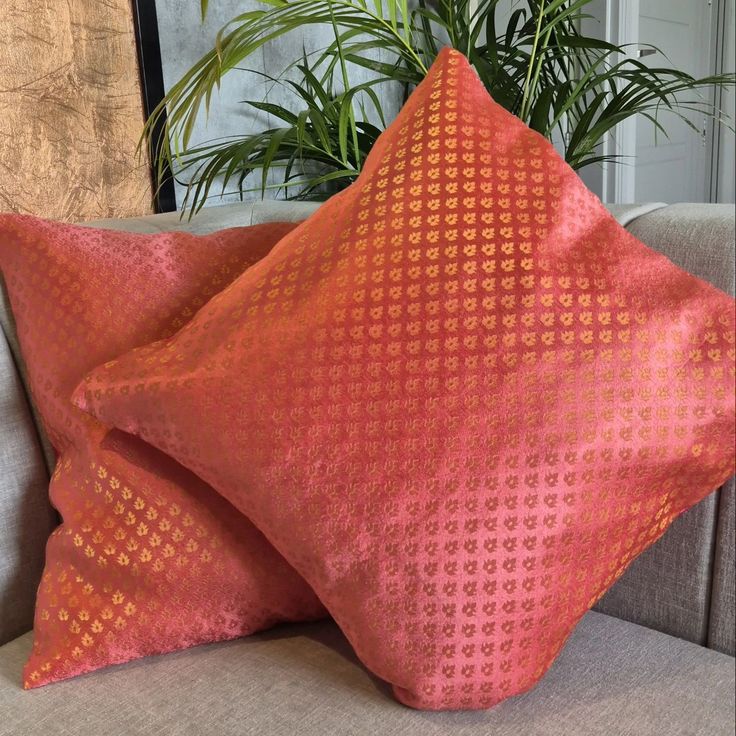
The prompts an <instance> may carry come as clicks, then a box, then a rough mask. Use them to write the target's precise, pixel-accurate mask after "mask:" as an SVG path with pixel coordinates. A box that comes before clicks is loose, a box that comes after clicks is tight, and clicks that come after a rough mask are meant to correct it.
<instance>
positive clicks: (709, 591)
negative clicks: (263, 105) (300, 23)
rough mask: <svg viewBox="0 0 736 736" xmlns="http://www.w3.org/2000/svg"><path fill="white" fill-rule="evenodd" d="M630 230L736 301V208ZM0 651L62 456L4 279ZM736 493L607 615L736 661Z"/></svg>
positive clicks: (626, 582) (624, 583)
mask: <svg viewBox="0 0 736 736" xmlns="http://www.w3.org/2000/svg"><path fill="white" fill-rule="evenodd" d="M315 207H316V205H313V204H308V203H284V202H257V203H245V204H236V205H227V206H223V207H211V208H207V209H204V210H202V211H201V212H200V213H199V214H198V215H197V216H196V217H195V218H193V219H192V220H191V221H188V220H186V219H183V220H182V219H180V218H179V215H178V214H176V213H173V214H166V215H154V216H149V217H141V218H133V219H127V220H105V221H100V222H97V223H90V224H91V225H96V226H97V227H103V228H114V229H121V230H131V231H135V232H162V231H166V230H188V231H191V232H197V233H205V232H211V231H213V230H218V229H222V228H226V227H235V226H238V225H249V224H257V223H261V222H267V221H273V220H289V221H296V220H300V219H303V218H305V217H307V216H308V215H309V214H310V213H311V212H312V211H313V210H314V209H315ZM611 211H612V213H613V214H614V216H616V217H617V219H618V220H619V222H621V223H622V224H623V225H625V226H627V227H628V228H629V229H630V230H631V232H633V233H634V234H635V235H636V236H637V237H638V238H640V239H641V240H642V241H643V242H645V243H646V244H647V245H649V246H650V247H652V248H654V249H656V250H659V251H660V252H662V253H664V254H665V255H667V256H668V257H669V258H670V259H671V260H673V261H674V262H675V263H677V264H678V265H680V266H682V267H683V268H685V269H686V270H688V271H690V272H691V273H693V274H695V275H697V276H700V277H701V278H704V279H706V280H708V281H710V282H711V283H713V284H715V285H716V286H718V287H719V288H720V289H723V290H724V291H727V292H729V293H731V294H733V293H734V241H733V235H734V211H733V208H732V207H730V206H728V205H670V206H665V205H661V204H653V205H624V206H611ZM0 326H1V327H2V332H1V333H0V644H2V643H4V642H6V641H9V640H10V639H12V638H14V637H16V636H18V635H20V634H22V633H24V632H25V631H28V630H29V629H30V628H31V627H32V615H33V605H34V601H35V594H36V588H37V586H38V582H39V579H40V575H41V570H42V566H43V557H44V545H45V542H46V539H47V538H48V535H49V533H50V532H51V531H52V529H53V527H54V526H55V525H56V523H57V522H58V519H57V517H56V515H55V512H54V511H53V510H52V508H51V506H50V505H49V502H48V494H47V486H48V480H49V473H50V470H51V469H52V468H53V462H54V457H53V450H52V449H51V448H50V447H49V445H48V442H47V441H46V440H45V435H44V432H43V429H42V427H41V424H40V422H39V419H38V417H37V416H36V414H35V412H34V410H33V404H32V401H31V400H30V398H29V394H28V391H27V388H26V383H25V380H24V374H25V371H24V368H23V362H22V359H21V356H20V351H19V348H18V344H17V339H16V336H15V329H14V323H13V318H12V314H11V312H10V309H9V305H8V303H7V298H6V296H5V294H4V292H3V289H2V280H1V279H0ZM733 515H734V488H733V480H732V481H731V482H730V485H727V486H726V487H724V488H723V489H721V490H720V491H719V492H718V493H716V494H712V495H711V496H709V497H708V498H707V499H705V500H704V501H703V502H702V503H700V504H698V505H697V506H695V507H694V508H692V509H690V510H689V511H688V512H686V513H685V514H683V515H682V516H681V517H680V518H678V519H677V520H676V521H675V523H674V524H673V525H672V527H671V529H670V530H669V531H668V532H667V533H666V534H665V535H664V536H663V538H662V539H661V540H660V541H659V542H658V543H657V544H656V545H654V546H653V547H652V548H651V549H649V550H647V552H645V553H644V554H643V555H641V556H640V557H639V558H638V559H637V560H636V561H635V562H634V563H633V564H632V565H631V567H630V569H629V570H628V571H627V572H626V574H625V575H624V576H623V577H622V578H621V579H620V580H619V581H618V582H617V583H616V585H615V586H614V587H613V588H612V589H611V590H610V591H609V593H608V594H607V595H606V596H605V597H604V598H603V599H602V600H601V601H600V602H599V604H598V606H597V607H598V609H599V610H601V611H603V612H605V613H608V614H611V615H615V616H618V617H620V618H624V619H627V620H630V621H634V622H636V623H641V624H643V625H646V626H649V627H651V628H655V629H658V630H661V631H664V632H667V633H670V634H673V635H675V636H679V637H682V638H685V639H689V640H691V641H694V642H697V643H700V644H703V645H706V646H710V647H712V648H715V649H719V650H720V651H724V652H729V653H731V654H733V653H734V610H735V609H736V604H735V603H734V545H735V542H734V521H733Z"/></svg>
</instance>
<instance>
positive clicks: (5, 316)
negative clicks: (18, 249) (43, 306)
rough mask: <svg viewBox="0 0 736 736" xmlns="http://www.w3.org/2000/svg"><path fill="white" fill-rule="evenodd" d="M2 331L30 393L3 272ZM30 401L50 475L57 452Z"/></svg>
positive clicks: (0, 296) (0, 279) (0, 293)
mask: <svg viewBox="0 0 736 736" xmlns="http://www.w3.org/2000/svg"><path fill="white" fill-rule="evenodd" d="M0 331H2V332H3V333H4V335H5V339H6V340H7V344H8V346H9V347H10V355H11V356H12V358H13V361H14V362H15V367H16V369H17V370H18V375H19V376H20V380H21V384H22V386H23V387H24V389H25V391H26V394H27V395H30V390H29V387H28V381H27V376H26V366H25V362H24V361H23V356H22V355H21V352H20V345H19V344H18V336H17V335H16V332H15V319H14V317H13V312H12V310H11V309H10V300H9V299H8V294H7V292H6V290H5V283H4V281H3V275H2V273H0ZM28 403H29V405H30V408H31V416H32V418H33V422H34V425H35V428H36V432H37V435H38V439H39V442H40V443H41V451H42V453H43V459H44V462H45V463H46V470H47V471H48V473H49V475H51V473H52V472H53V471H54V466H55V465H56V453H55V452H54V448H53V447H52V446H51V443H50V442H49V439H48V437H47V436H46V432H45V431H44V429H43V424H42V422H41V417H40V416H39V414H38V412H37V411H36V407H35V405H34V404H33V402H32V401H29V402H28Z"/></svg>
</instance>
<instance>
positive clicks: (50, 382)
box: [0, 216, 324, 687]
mask: <svg viewBox="0 0 736 736" xmlns="http://www.w3.org/2000/svg"><path fill="white" fill-rule="evenodd" d="M292 228H293V225H289V224H285V223H273V224H270V225H262V226H256V227H252V228H235V229H232V230H226V231H222V232H220V233H215V234H213V235H210V236H204V237H198V236H193V235H188V234H183V233H178V234H177V233H164V234H158V235H153V236H151V235H133V234H130V233H121V232H114V231H105V230H94V229H90V228H83V227H74V226H70V225H61V224H56V223H51V222H46V221H43V220H37V219H34V218H30V217H19V216H0V268H1V269H2V272H3V275H4V277H5V281H6V284H7V288H8V293H9V296H10V301H11V305H12V308H13V313H14V315H15V318H16V321H17V326H18V335H19V339H20V343H21V348H22V352H23V356H24V359H25V362H26V366H27V369H28V377H29V380H30V385H31V390H32V393H33V397H34V400H35V403H36V406H37V407H38V410H39V412H40V414H41V417H42V419H43V421H44V424H45V427H46V429H47V431H48V434H49V437H50V438H51V440H52V442H53V444H54V446H55V448H56V450H57V453H58V462H57V466H56V469H55V471H54V473H53V477H52V479H51V484H50V488H49V493H50V498H51V501H52V503H53V504H54V506H55V507H56V508H57V509H58V510H59V512H60V514H61V517H62V520H63V523H62V525H61V526H60V527H59V528H58V529H57V530H56V531H55V532H54V533H53V534H52V535H51V538H50V539H49V542H48V545H47V550H46V566H45V570H44V574H43V577H42V580H41V584H40V587H39V591H38V597H37V605H36V618H35V626H34V645H33V652H32V654H31V657H30V660H29V662H28V664H27V666H26V668H25V674H24V684H25V685H26V687H35V686H39V685H45V684H47V683H50V682H54V681H56V680H61V679H64V678H67V677H71V676H73V675H77V674H81V673H83V672H88V671H90V670H94V669H97V668H99V667H104V666H106V665H109V664H114V663H118V662H125V661H128V660H130V659H134V658H137V657H142V656H145V655H147V654H156V653H161V652H167V651H171V650H175V649H181V648H184V647H188V646H193V645H195V644H200V643H204V642H211V641H218V640H221V639H231V638H234V637H237V636H242V635H244V634H248V633H251V632H253V631H258V630H260V629H263V628H266V627H268V626H271V625H273V624H274V623H277V622H279V621H292V620H303V619H313V618H316V617H319V616H321V615H323V614H324V610H323V608H322V606H321V604H320V603H319V601H318V600H317V598H316V597H315V595H314V593H313V592H312V591H311V590H310V588H309V587H308V586H307V585H306V583H305V582H304V581H303V580H302V579H301V578H300V577H299V576H298V575H297V574H296V573H295V571H294V570H293V569H292V568H291V567H290V566H289V565H288V564H287V563H286V562H285V561H284V559H283V558H282V557H281V556H280V555H279V554H278V553H277V552H276V551H275V550H274V549H273V548H272V547H271V545H270V544H269V543H268V542H267V541H266V540H265V539H264V537H263V535H262V534H261V533H260V532H259V531H258V530H257V529H255V527H253V525H252V524H250V522H248V520H247V519H245V518H244V517H243V516H242V515H240V514H239V513H237V511H236V510H235V509H233V508H232V506H231V505H230V504H229V503H227V502H226V501H225V500H224V499H223V498H222V497H221V496H220V495H218V494H217V493H215V492H214V491H213V490H212V488H210V487H209V486H207V485H206V484H205V483H204V482H202V481H201V480H200V479H199V478H197V477H196V476H195V475H194V474H193V473H191V472H190V471H188V470H186V469H185V468H183V467H181V466H180V465H179V464H178V463H176V462H175V461H173V460H172V459H171V458H170V457H168V456H166V455H165V454H163V453H162V452H160V451H158V450H156V449H154V448H153V447H151V446H149V445H147V444H146V443H144V442H142V441H141V440H139V439H138V438H136V437H132V436H130V435H125V434H124V433H121V432H116V431H112V432H111V431H108V429H107V428H106V427H105V426H103V425H102V424H100V423H99V422H98V421H96V420H94V419H93V418H92V417H90V416H88V415H86V414H84V413H82V412H80V411H79V410H78V409H77V408H76V407H74V406H73V405H72V404H71V403H70V401H69V397H70V395H71V392H72V389H73V388H74V386H75V385H76V383H77V382H78V381H79V380H80V379H81V377H82V376H83V375H84V374H85V372H87V371H88V370H90V368H92V367H93V366H94V365H96V364H97V363H99V362H101V361H105V360H109V359H111V358H114V357H115V356H116V355H118V354H120V353H121V352H124V351H125V350H127V349H129V348H131V347H133V346H135V345H139V344H141V343H145V342H148V341H150V340H152V339H155V338H156V337H161V336H170V335H173V334H174V333H175V332H176V331H177V330H178V329H179V328H181V327H182V326H183V325H184V324H186V322H187V321H188V320H189V319H190V318H191V317H192V316H193V315H194V314H195V313H196V311H197V309H199V308H200V307H201V306H202V305H204V304H205V303H206V302H207V299H209V298H210V297H211V296H212V295H214V294H216V293H217V291H219V290H220V289H221V288H223V287H225V286H227V285H228V284H229V283H230V282H232V281H233V279H235V278H236V277H237V276H238V275H240V274H241V273H242V272H243V271H244V270H245V269H247V268H248V267H249V266H251V265H252V264H253V263H255V262H256V261H257V260H258V259H259V258H260V257H262V256H264V255H265V254H266V253H268V251H269V250H270V248H271V247H272V246H273V245H274V243H276V242H277V241H278V240H279V239H280V238H281V237H282V236H283V235H285V234H286V233H288V232H289V231H290V230H291V229H292Z"/></svg>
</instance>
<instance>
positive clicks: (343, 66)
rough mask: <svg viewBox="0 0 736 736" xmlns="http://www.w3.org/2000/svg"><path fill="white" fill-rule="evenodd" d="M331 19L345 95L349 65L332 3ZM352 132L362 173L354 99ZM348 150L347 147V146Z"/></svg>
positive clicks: (357, 167) (351, 103)
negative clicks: (346, 61) (343, 51)
mask: <svg viewBox="0 0 736 736" xmlns="http://www.w3.org/2000/svg"><path fill="white" fill-rule="evenodd" d="M330 18H331V19H332V30H333V32H334V33H335V41H336V43H337V53H338V54H339V56H340V69H341V72H342V84H343V87H344V90H343V94H345V92H347V91H348V90H349V89H350V80H349V78H348V69H347V65H346V64H345V56H344V55H343V53H342V41H341V40H340V34H339V33H338V30H337V23H335V13H334V11H333V9H332V3H330ZM349 104H350V112H349V116H350V132H351V134H352V138H353V149H354V150H355V168H356V169H357V170H358V171H360V169H361V168H362V164H363V162H362V161H361V157H360V144H359V143H358V127H357V125H356V124H355V111H354V110H353V101H352V98H351V99H350V103H349ZM346 148H347V146H346ZM344 163H345V165H346V166H347V165H348V162H347V161H345V162H344Z"/></svg>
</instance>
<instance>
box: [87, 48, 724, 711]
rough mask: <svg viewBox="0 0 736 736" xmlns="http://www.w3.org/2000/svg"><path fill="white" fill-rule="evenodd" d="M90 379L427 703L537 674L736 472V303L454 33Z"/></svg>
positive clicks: (508, 688)
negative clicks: (275, 223)
mask: <svg viewBox="0 0 736 736" xmlns="http://www.w3.org/2000/svg"><path fill="white" fill-rule="evenodd" d="M77 400H78V401H79V404H80V405H81V406H84V407H86V408H88V409H89V410H91V411H93V412H94V413H95V414H96V415H97V416H98V417H100V418H101V419H102V421H105V422H109V423H111V424H113V425H115V426H116V427H119V428H120V429H124V430H126V431H129V432H134V433H136V434H138V435H140V436H141V437H142V438H144V439H145V440H147V441H149V442H152V443H153V444H155V445H156V446H157V447H159V448H160V449H161V450H163V451H166V452H170V453H171V454H172V455H173V456H174V457H176V458H177V459H178V460H179V461H180V462H181V463H183V464H184V465H186V466H188V467H189V468H190V469H192V470H193V471H195V472H197V473H199V474H201V476H202V477H203V478H205V479H206V480H207V481H208V482H209V483H211V484H212V485H213V487H215V488H216V489H217V490H219V491H220V492H221V493H222V494H223V495H224V496H225V497H226V498H227V499H228V500H230V501H231V502H232V503H233V504H234V505H235V506H237V507H238V508H239V509H241V510H242V511H243V512H244V513H245V514H247V515H248V516H249V518H250V519H252V521H253V522H254V523H255V524H256V526H258V527H259V528H260V529H261V530H262V531H263V533H264V534H265V535H266V536H267V537H268V539H269V540H270V541H271V542H272V543H273V544H274V546H275V547H276V548H277V549H278V550H279V551H280V552H281V553H282V554H283V555H284V556H285V557H286V559H287V560H289V562H290V563H291V564H292V565H294V567H295V568H296V569H297V570H298V571H299V572H300V573H301V574H302V575H303V576H304V578H305V579H306V580H307V581H309V583H310V584H311V585H312V586H313V588H314V590H315V591H316V592H317V594H318V595H319V596H320V598H321V599H322V601H323V602H324V603H325V605H326V606H327V608H328V609H329V611H330V612H331V613H332V614H333V615H334V617H335V619H336V620H337V622H338V623H339V624H340V626H341V627H342V629H343V631H344V632H345V634H346V635H347V637H348V638H349V639H350V641H351V642H352V643H353V645H354V646H355V649H356V651H357V653H358V655H359V656H360V658H361V659H362V660H363V662H364V663H365V664H366V665H367V666H368V667H369V668H370V669H371V670H372V671H373V672H375V673H376V674H377V675H379V676H380V677H382V678H384V679H385V680H387V681H389V682H390V683H392V684H393V687H394V691H395V693H396V696H397V697H398V698H399V699H400V700H401V701H402V702H404V703H406V704H408V705H411V706H414V707H417V708H431V709H438V708H487V707H489V706H492V705H494V704H495V703H498V702H499V701H500V700H502V699H504V698H506V697H508V696H510V695H515V694H517V693H520V692H522V691H524V690H526V689H527V688H529V687H531V686H532V685H533V684H534V683H535V682H536V681H537V680H538V679H539V678H540V677H541V676H542V675H543V674H544V672H545V671H546V670H547V668H548V667H549V666H550V664H551V663H552V661H553V660H554V658H555V656H556V655H557V653H558V652H559V651H560V648H561V647H562V646H563V644H564V643H565V640H566V639H567V637H568V636H569V634H570V632H571V631H572V630H573V628H574V626H575V625H576V623H577V622H578V621H579V620H580V618H581V616H582V615H583V614H584V613H585V612H586V611H587V610H588V609H589V608H590V606H591V605H593V603H595V601H596V600H597V599H598V598H599V597H600V596H601V595H602V594H603V592H604V591H606V590H607V589H608V588H609V587H610V586H611V584H612V583H613V582H614V581H615V580H616V578H618V577H619V576H620V575H621V573H622V572H623V571H624V570H625V569H626V567H627V565H628V564H629V563H630V562H631V561H632V560H633V559H634V558H635V557H636V556H637V555H638V554H639V553H640V552H641V551H642V550H643V549H645V548H646V547H648V546H649V545H650V544H652V543H653V542H654V541H655V540H656V539H657V538H658V537H659V536H660V535H661V534H662V533H663V532H664V530H665V529H666V528H667V527H668V525H669V524H670V522H671V521H672V520H673V519H674V518H675V517H676V516H677V515H678V514H680V513H681V512H682V511H684V510H685V509H687V508H688V507H689V506H691V505H692V504H694V503H696V502H697V501H699V500H700V499H702V498H703V497H704V496H706V495H707V494H708V493H710V492H711V490H713V489H715V488H716V487H718V486H719V485H720V484H721V483H722V482H723V481H724V479H725V478H727V477H728V476H729V475H730V474H731V473H732V472H733V469H734V302H733V300H732V299H731V298H730V297H728V296H726V295H725V294H723V293H721V292H720V291H718V290H716V289H715V288H713V287H712V286H710V285H708V284H706V283H704V282H702V281H699V280H698V279H696V278H694V277H692V276H689V275H688V274H686V273H684V272H683V271H681V270H680V269H678V268H676V267H675V266H674V265H673V264H672V263H671V262H669V261H668V260H667V259H666V258H664V257H663V256H661V255H658V254H656V253H654V252H652V251H651V250H649V249H648V248H646V247H645V246H644V245H642V244H641V243H640V242H638V241H637V240H636V239H635V238H634V237H633V236H631V235H630V234H628V233H627V232H626V231H625V230H624V229H623V228H621V227H620V226H619V225H618V224H617V223H616V221H615V220H614V219H613V218H612V217H611V216H610V215H609V214H608V212H607V211H606V210H605V208H604V207H603V206H602V205H601V203H600V202H599V201H598V200H597V199H596V197H595V196H593V195H592V194H591V193H590V192H589V191H588V190H587V189H586V188H585V186H584V185H583V184H582V182H581V181H580V179H579V178H578V177H577V176H576V175H575V173H574V172H573V171H572V170H571V169H570V168H569V167H568V166H567V165H566V164H565V163H564V162H563V161H562V160H561V159H560V157H559V156H558V155H557V153H556V152H555V151H554V149H553V147H552V146H551V145H550V144H549V143H548V142H547V141H546V140H545V139H543V138H542V137H541V136H539V135H538V134H537V133H535V132H533V131H531V130H529V129H528V128H527V127H526V126H525V125H523V124H522V123H521V122H520V121H519V120H518V119H517V118H515V117H513V116H512V115H510V114H509V113H508V112H507V111H506V110H504V109H503V108H502V107H500V106H499V105H497V104H495V103H494V102H493V100H491V98H490V97H489V96H488V94H487V92H486V91H485V89H484V88H483V87H482V85H481V83H480V81H479V80H478V79H477V77H476V75H475V73H474V72H473V70H472V69H471V68H470V66H469V65H468V63H467V61H466V60H465V59H464V57H463V56H462V55H461V54H459V53H458V52H456V51H451V50H444V51H443V52H442V53H441V54H440V56H439V58H438V60H437V61H436V63H435V65H434V66H433V67H432V69H431V71H430V73H429V75H428V77H427V78H426V80H425V81H424V82H422V84H421V85H419V87H418V88H417V90H416V91H415V92H414V94H413V95H412V97H411V98H410V100H409V101H408V103H407V105H406V106H405V108H404V109H403V111H402V112H401V113H400V115H399V117H398V119H397V120H396V121H395V122H394V123H393V125H391V127H390V128H389V129H388V130H387V131H386V132H385V134H384V135H383V136H382V137H381V139H380V140H379V141H378V143H377V145H376V147H375V149H374V150H373V151H372V152H371V155H370V156H369V158H368V160H367V162H366V165H365V167H364V169H363V171H362V173H361V175H360V177H359V178H358V180H357V181H356V183H355V184H354V185H353V186H352V187H350V188H349V189H348V190H346V191H345V192H343V193H341V194H339V195H337V196H336V197H334V198H333V199H332V200H330V201H329V202H328V203H327V204H325V205H324V206H323V207H322V208H321V209H320V210H318V211H317V213H316V214H315V215H313V216H312V217H311V218H310V219H309V220H307V221H306V222H305V223H303V224H302V225H301V226H300V227H298V228H297V229H296V230H294V231H293V232H292V233H290V234H289V235H287V236H286V237H285V238H284V239H283V240H282V241H281V242H280V243H279V245H278V246H277V247H276V248H274V250H273V251H272V252H271V253H270V254H269V255H268V256H267V257H266V258H264V259H263V260H262V261H261V262H260V263H258V264H257V265H256V266H254V267H253V268H251V269H250V270H248V271H247V272H246V273H245V274H243V276H241V277H240V278H239V279H238V280H237V281H235V282H234V283H233V285H232V286H231V287H230V288H228V289H226V290H225V291H224V292H222V293H221V294H220V295H218V296H217V297H215V298H214V299H213V300H212V301H211V302H210V303H209V304H208V305H207V306H206V307H204V308H203V309H202V311H201V312H200V313H199V314H198V315H197V316H196V318H195V319H193V320H192V321H191V322H190V323H189V324H188V325H187V326H186V327H185V328H184V329H183V330H182V331H181V332H180V333H179V334H178V335H176V336H175V337H174V338H173V339H169V340H164V341H161V342H158V343H156V344H154V345H151V346H148V347H144V348H142V349H139V350H136V351H134V352H132V353H130V354H128V355H127V356H124V357H122V358H120V359H119V360H117V361H113V362H112V363H110V364H108V365H107V366H102V367H100V368H99V369H97V370H96V371H95V372H94V373H93V374H92V375H91V377H89V378H88V379H87V380H86V381H85V382H84V383H83V384H82V386H81V387H80V389H79V391H78V393H77Z"/></svg>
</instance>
